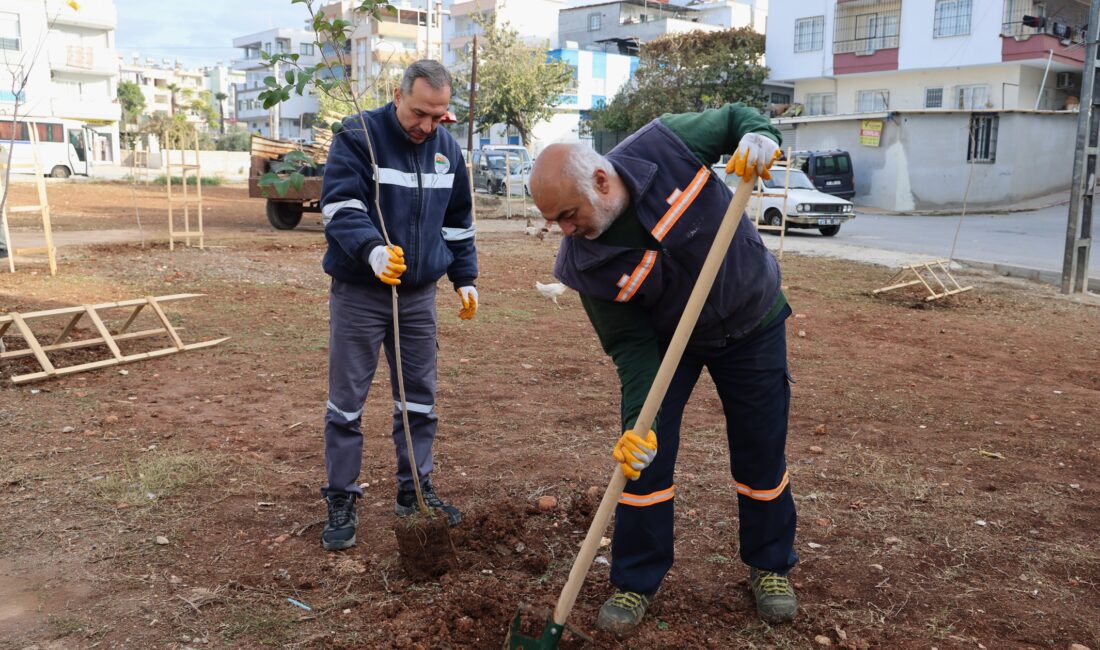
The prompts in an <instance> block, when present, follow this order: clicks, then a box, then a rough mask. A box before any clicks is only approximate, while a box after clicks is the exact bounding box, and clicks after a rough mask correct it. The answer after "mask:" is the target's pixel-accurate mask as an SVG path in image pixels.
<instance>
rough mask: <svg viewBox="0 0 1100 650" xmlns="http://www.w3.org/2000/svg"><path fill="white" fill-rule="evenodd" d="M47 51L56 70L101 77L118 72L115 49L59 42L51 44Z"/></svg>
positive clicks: (52, 66)
mask: <svg viewBox="0 0 1100 650" xmlns="http://www.w3.org/2000/svg"><path fill="white" fill-rule="evenodd" d="M47 52H48V54H49V61H50V69H51V70H53V71H54V72H64V73H69V74H82V75H95V76H100V77H113V76H115V75H117V74H118V54H117V52H116V51H115V50H113V49H108V48H106V47H86V46H83V45H65V44H61V43H57V44H54V45H50V46H49V47H48V49H47Z"/></svg>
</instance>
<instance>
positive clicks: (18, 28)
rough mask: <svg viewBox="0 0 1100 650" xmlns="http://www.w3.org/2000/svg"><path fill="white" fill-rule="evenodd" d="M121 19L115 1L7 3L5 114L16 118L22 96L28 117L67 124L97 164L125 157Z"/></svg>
mask: <svg viewBox="0 0 1100 650" xmlns="http://www.w3.org/2000/svg"><path fill="white" fill-rule="evenodd" d="M117 22H118V16H117V12H116V10H115V6H114V2H113V1H112V0H83V1H82V2H80V3H79V9H74V8H73V7H72V6H70V5H69V3H67V2H64V1H63V0H45V1H43V0H4V2H3V3H0V116H5V115H6V116H9V117H10V116H11V114H12V112H13V111H14V110H15V108H16V100H17V99H18V103H19V108H18V110H19V114H20V116H30V117H38V118H60V119H61V120H63V121H64V122H63V123H64V125H65V126H64V128H65V131H66V134H65V138H66V139H67V140H69V141H70V142H72V143H73V144H74V146H75V147H76V149H77V152H78V154H79V155H82V156H85V157H86V158H87V160H89V161H91V162H92V163H93V164H94V163H95V162H108V161H114V160H117V159H118V155H119V137H118V135H119V130H118V129H119V126H118V123H119V118H120V117H121V108H120V107H119V104H118V99H117V97H118V55H117V53H116V52H115V26H116V25H117ZM36 53H37V55H36ZM23 80H25V84H23V83H15V84H14V85H13V82H21V81H23ZM16 86H22V90H21V91H20V92H19V96H18V98H17V97H16V94H15V93H14V92H13V91H12V89H13V88H14V87H16Z"/></svg>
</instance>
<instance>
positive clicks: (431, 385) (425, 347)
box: [321, 280, 438, 495]
mask: <svg viewBox="0 0 1100 650" xmlns="http://www.w3.org/2000/svg"><path fill="white" fill-rule="evenodd" d="M397 294H398V295H397V309H398V317H399V321H400V328H401V366H402V368H401V369H402V373H403V375H404V379H405V399H406V401H407V403H408V406H409V428H410V429H411V433H412V440H413V451H414V454H415V455H416V467H417V472H418V473H419V475H420V482H421V484H422V485H426V484H427V483H428V476H429V475H430V474H431V472H432V442H433V441H434V440H435V432H436V423H437V420H438V417H437V416H436V412H435V387H436V314H435V285H434V284H429V285H425V286H423V287H411V288H406V287H405V286H403V285H401V286H398V288H397ZM393 344H394V336H393V304H392V299H391V295H390V288H389V287H388V286H385V285H382V284H377V283H371V284H368V285H358V284H350V283H347V282H341V281H339V280H333V281H332V289H331V290H330V292H329V368H328V391H329V392H328V404H327V406H326V409H325V469H326V471H327V473H328V485H326V486H325V487H323V488H321V493H322V494H328V491H329V490H334V491H341V492H354V493H356V494H359V495H362V493H363V491H362V490H361V489H360V488H359V481H358V479H359V471H360V469H361V468H362V464H363V433H362V431H361V430H360V428H359V423H360V420H361V419H362V416H363V404H364V402H366V400H367V394H368V393H369V392H370V385H371V380H372V379H373V378H374V371H375V370H376V369H377V368H378V356H379V355H378V352H379V349H380V348H383V347H384V348H385V351H386V360H387V361H388V362H389V366H390V385H391V386H392V388H393V403H394V406H393V444H394V449H395V451H396V453H397V486H398V489H400V490H411V489H413V478H412V470H411V467H410V465H409V460H408V451H407V449H406V444H405V429H404V425H403V424H402V422H401V398H400V395H399V393H398V391H397V386H398V384H397V370H396V368H397V362H396V360H395V358H394V345H393Z"/></svg>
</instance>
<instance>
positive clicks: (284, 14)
mask: <svg viewBox="0 0 1100 650" xmlns="http://www.w3.org/2000/svg"><path fill="white" fill-rule="evenodd" d="M513 1H515V0H513ZM520 1H522V0H520ZM114 2H115V7H116V8H117V9H118V27H117V29H116V31H115V46H116V48H117V50H118V53H119V54H120V55H122V56H124V57H125V58H126V60H127V61H129V60H130V59H131V57H132V56H133V55H134V53H137V54H140V55H141V58H142V60H143V61H144V60H145V59H147V58H154V59H156V60H158V61H159V60H160V59H164V58H169V59H179V60H180V62H181V63H183V65H184V67H185V68H191V69H194V68H199V67H202V66H204V65H214V64H215V63H217V62H218V61H221V62H223V63H225V64H229V63H230V62H231V61H232V60H233V59H235V58H239V57H240V56H241V52H240V50H237V49H234V48H233V39H234V38H237V37H238V36H246V35H248V34H254V33H256V32H259V31H263V30H265V29H268V28H270V27H304V26H305V21H306V20H308V18H309V12H308V11H306V8H305V6H304V5H302V4H295V5H292V4H291V3H290V0H114ZM592 2H596V0H569V1H568V4H570V5H580V4H591V3H592ZM320 4H322V3H321V2H316V3H314V6H318V5H320ZM445 4H450V3H445Z"/></svg>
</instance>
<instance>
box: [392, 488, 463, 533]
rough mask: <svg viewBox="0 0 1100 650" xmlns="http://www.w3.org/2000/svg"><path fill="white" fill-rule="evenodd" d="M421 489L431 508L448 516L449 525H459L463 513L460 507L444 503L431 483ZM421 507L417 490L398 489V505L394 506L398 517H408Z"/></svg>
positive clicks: (425, 501) (425, 500)
mask: <svg viewBox="0 0 1100 650" xmlns="http://www.w3.org/2000/svg"><path fill="white" fill-rule="evenodd" d="M420 491H421V492H423V493H424V503H427V504H428V507H429V508H435V509H436V510H438V511H439V512H440V513H441V514H443V515H444V516H446V517H447V524H448V525H449V526H457V525H458V522H460V521H462V513H461V512H459V511H458V508H456V507H454V506H452V505H450V504H448V503H444V502H443V500H442V499H440V498H439V497H438V496H437V495H436V493H435V488H433V487H432V485H431V483H429V484H428V485H425V486H423V487H422V488H420ZM419 509H420V508H419V507H418V506H417V503H416V490H398V491H397V505H396V506H394V509H393V512H394V514H396V515H397V516H398V517H408V516H409V515H411V514H413V513H414V512H417V511H418V510H419Z"/></svg>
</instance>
